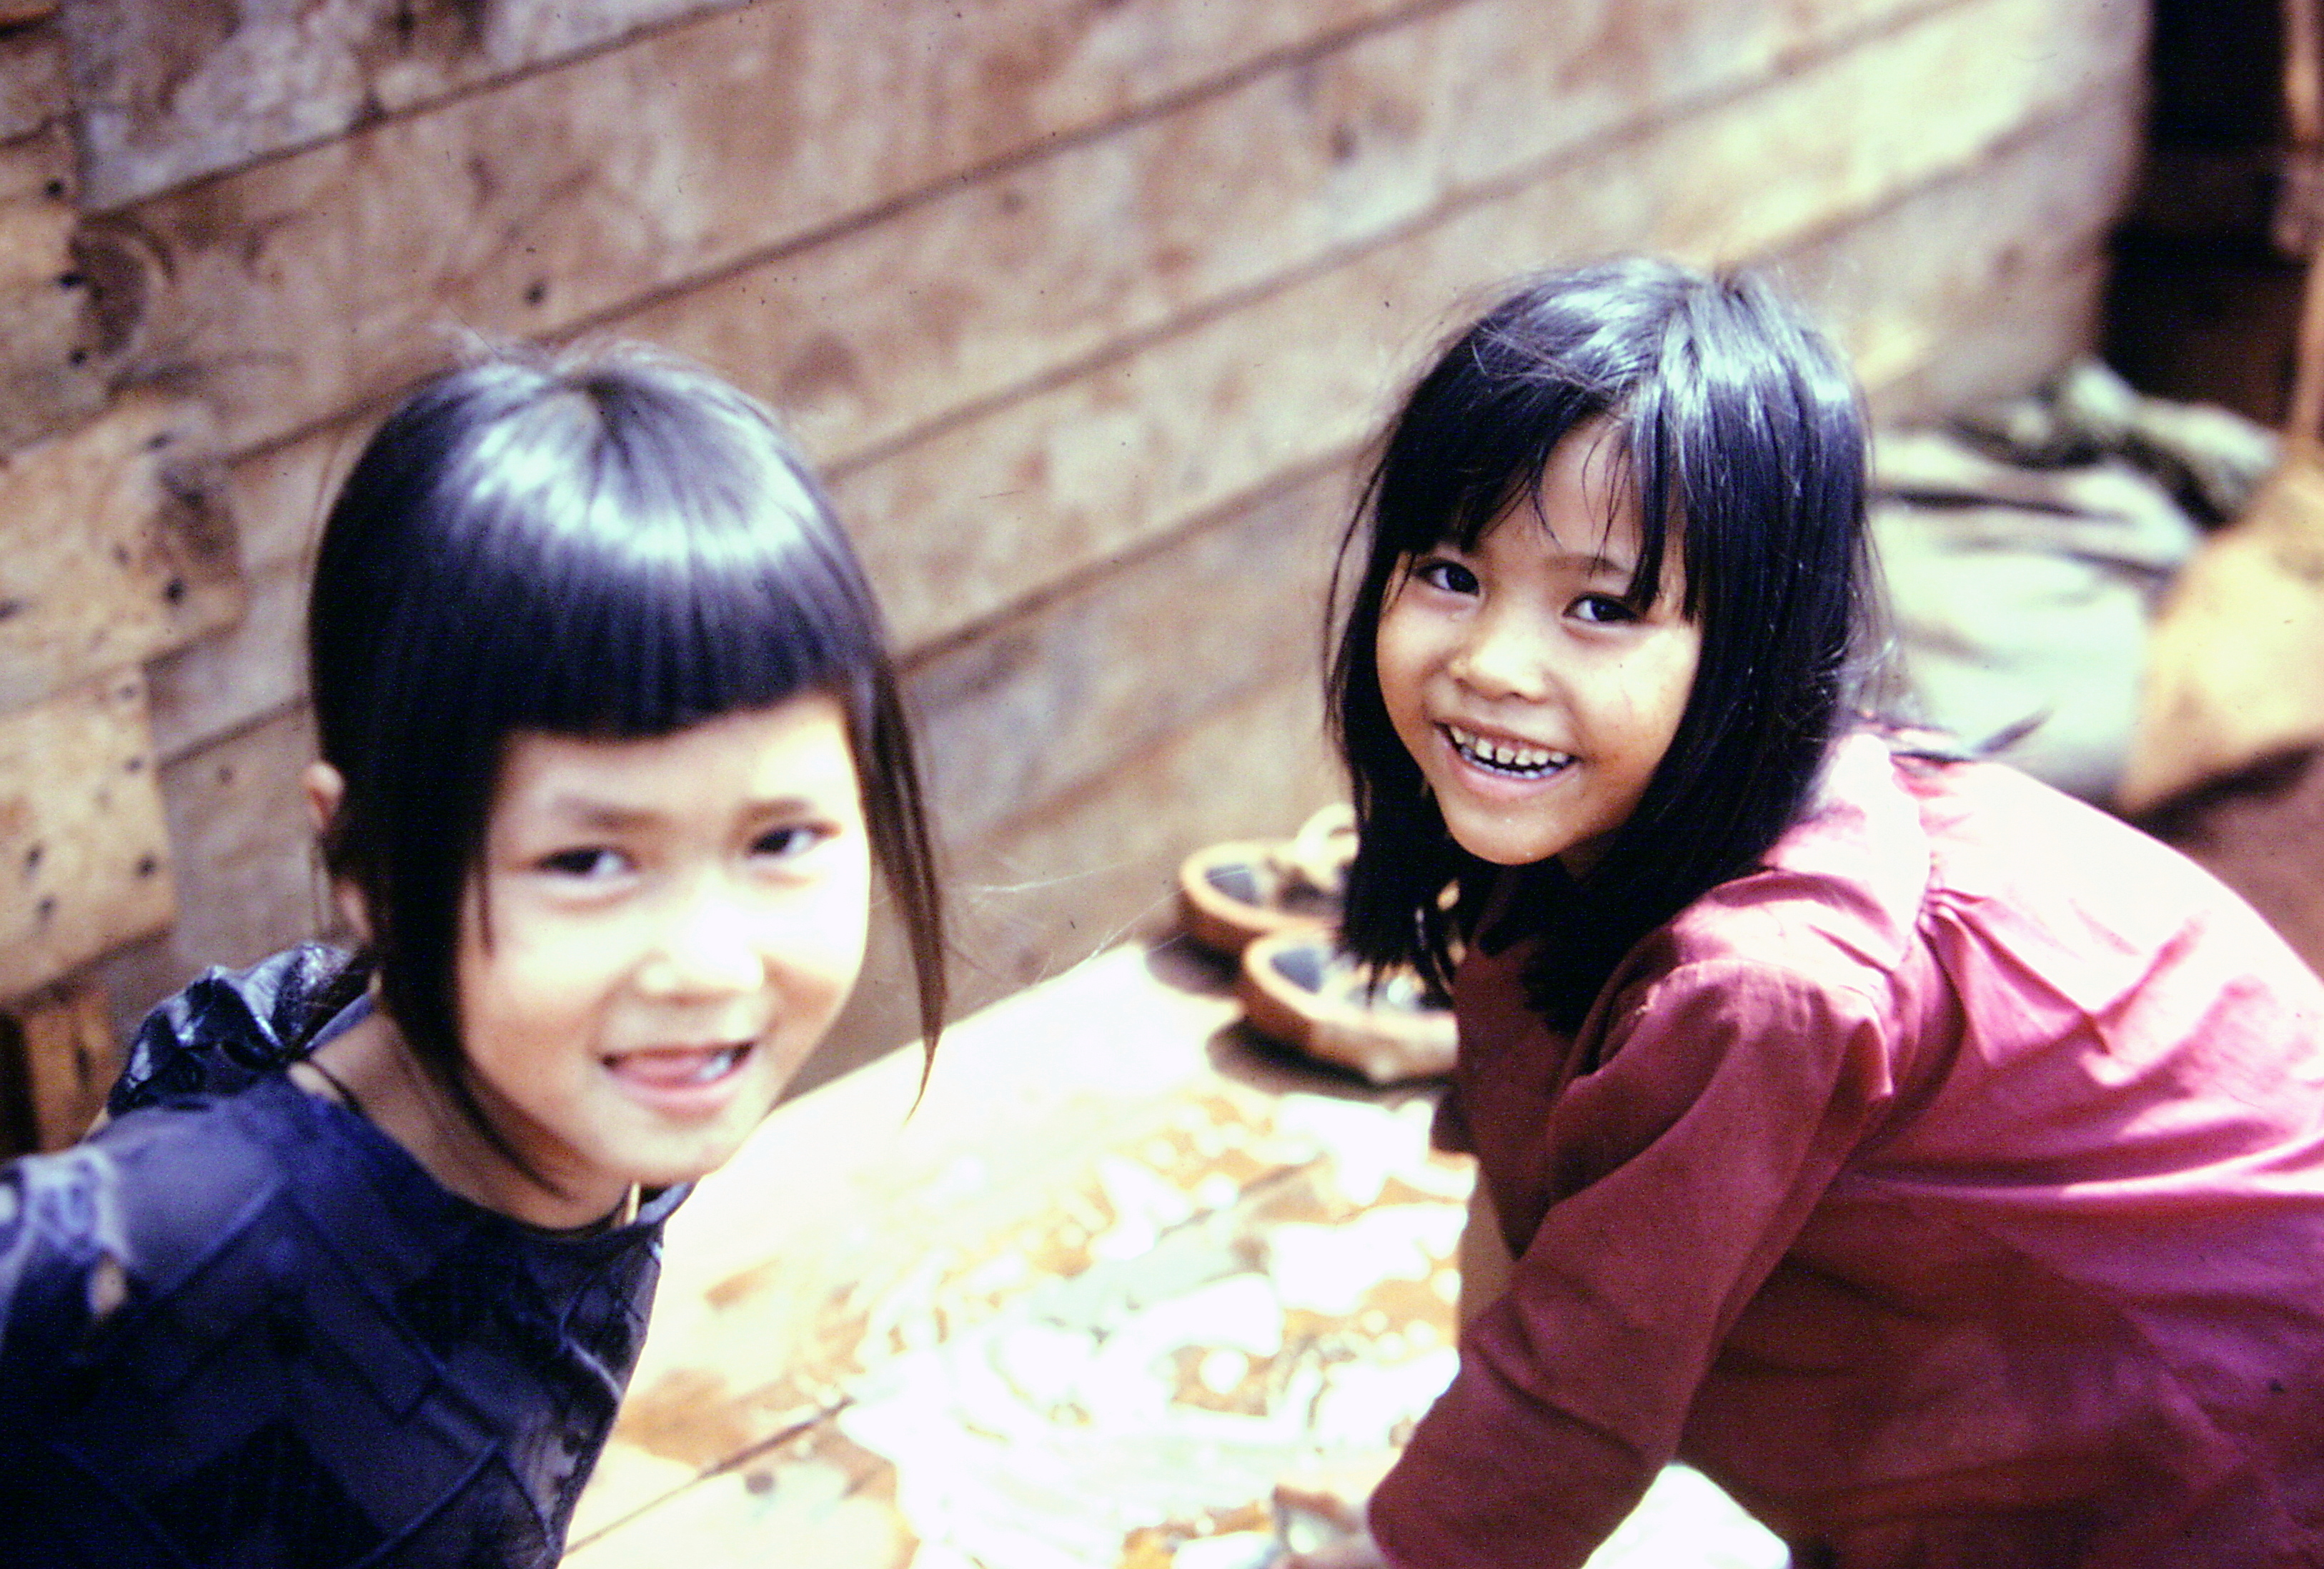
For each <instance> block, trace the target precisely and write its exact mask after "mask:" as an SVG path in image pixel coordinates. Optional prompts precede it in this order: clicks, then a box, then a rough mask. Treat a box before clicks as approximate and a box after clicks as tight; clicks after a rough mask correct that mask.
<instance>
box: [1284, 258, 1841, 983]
mask: <svg viewBox="0 0 2324 1569" xmlns="http://www.w3.org/2000/svg"><path fill="white" fill-rule="evenodd" d="M1600 417H1603V418H1605V419H1607V420H1609V421H1610V422H1611V425H1612V428H1613V430H1614V432H1615V433H1616V435H1617V436H1618V438H1619V441H1620V447H1621V450H1622V452H1623V454H1624V457H1625V458H1626V459H1627V461H1628V466H1629V470H1630V475H1631V479H1632V482H1633V486H1634V494H1636V496H1637V501H1638V503H1639V506H1640V509H1641V540H1640V543H1641V546H1642V549H1641V550H1640V553H1639V558H1638V563H1637V574H1636V576H1635V577H1634V579H1633V581H1632V583H1631V585H1630V593H1631V595H1633V597H1634V598H1636V599H1637V601H1638V602H1639V603H1640V604H1651V603H1652V602H1653V600H1654V598H1655V595H1656V594H1657V591H1658V589H1659V587H1660V585H1661V584H1662V582H1663V576H1662V569H1663V561H1664V556H1665V551H1666V550H1669V549H1673V548H1675V549H1676V551H1677V553H1678V558H1679V565H1680V567H1681V569H1682V575H1683V583H1684V587H1683V601H1682V606H1681V608H1682V610H1683V614H1685V616H1686V617H1687V619H1689V620H1690V621H1692V622H1694V623H1696V624H1697V625H1698V626H1700V627H1701V632H1702V651H1701V660H1700V662H1699V664H1698V666H1697V669H1696V672H1695V678H1694V686H1693V688H1692V692H1691V693H1690V695H1689V697H1688V700H1687V705H1686V709H1685V712H1684V715H1683V717H1682V718H1681V720H1680V722H1679V726H1678V731H1677V734H1676V735H1675V737H1674V739H1673V741H1672V743H1671V745H1670V750H1669V751H1668V752H1666V753H1665V755H1664V757H1663V760H1662V762H1661V764H1660V766H1658V767H1657V768H1656V769H1655V772H1654V775H1653V777H1652V779H1651V780H1649V782H1648V784H1647V786H1646V792H1645V794H1644V796H1643V797H1642V798H1640V800H1639V802H1638V806H1637V809H1636V811H1634V812H1633V813H1632V814H1631V817H1630V818H1629V820H1628V822H1627V823H1625V824H1624V825H1623V826H1622V827H1621V828H1620V829H1619V830H1618V832H1617V834H1616V835H1614V838H1613V840H1612V842H1611V844H1609V847H1608V849H1607V851H1606V854H1604V855H1603V856H1602V857H1601V858H1600V860H1599V861H1598V862H1597V863H1596V864H1594V865H1593V866H1592V867H1591V869H1590V870H1589V872H1587V873H1586V874H1585V875H1583V876H1582V878H1580V879H1579V880H1575V879H1572V878H1570V877H1569V876H1567V875H1566V874H1565V872H1563V870H1562V869H1561V868H1560V867H1558V866H1557V865H1556V864H1555V863H1546V864H1544V865H1542V866H1539V867H1535V868H1529V869H1526V871H1525V872H1521V873H1520V874H1519V876H1518V880H1517V881H1518V886H1517V888H1516V889H1515V890H1514V891H1513V893H1512V895H1511V897H1510V898H1509V899H1508V900H1506V901H1505V903H1506V906H1507V908H1508V916H1509V923H1508V929H1509V930H1510V931H1511V932H1512V933H1525V932H1538V933H1541V934H1542V935H1543V936H1544V937H1545V938H1546V940H1545V941H1544V942H1543V943H1542V944H1541V945H1540V951H1539V955H1538V956H1537V957H1536V958H1535V961H1534V963H1533V965H1532V968H1531V970H1530V971H1529V974H1528V984H1529V990H1530V991H1531V992H1532V994H1533V1001H1534V1003H1535V1006H1536V1007H1538V1008H1540V1009H1541V1010H1542V1011H1544V1012H1545V1014H1546V1015H1547V1017H1548V1018H1549V1019H1550V1020H1551V1021H1552V1022H1553V1023H1554V1024H1555V1025H1557V1026H1558V1027H1559V1028H1562V1029H1575V1028H1578V1027H1579V1025H1580V1023H1581V1021H1582V1018H1583V1016H1584V1015H1585V1014H1586V1013H1587V1012H1588V1011H1589V1008H1590V1005H1591V1002H1592V1001H1594V1000H1595V998H1596V996H1597V994H1598V992H1599V991H1600V989H1601V988H1602V987H1603V986H1604V984H1605V983H1606V980H1607V978H1608V976H1609V974H1611V973H1612V971H1613V969H1614V967H1615V965H1616V964H1618V963H1619V961H1620V959H1621V957H1622V955H1624V954H1625V953H1626V952H1627V951H1628V949H1629V948H1630V946H1632V945H1633V944H1635V943H1636V942H1637V940H1638V939H1639V938H1640V937H1643V936H1645V935H1646V933H1647V932H1648V931H1650V930H1652V929H1653V928H1655V927H1657V926H1659V925H1661V924H1662V923H1664V922H1665V921H1667V920H1669V919H1670V918H1672V917H1673V916H1674V915H1676V914H1677V913H1678V912H1679V911H1680V910H1681V909H1683V908H1684V907H1685V906H1686V905H1687V904H1689V903H1690V902H1692V900H1695V899H1697V898H1699V897H1701V895H1702V894H1703V893H1705V892H1706V891H1709V890H1710V889H1711V888H1712V887H1713V886H1715V885H1716V884H1718V883H1720V882H1721V881H1725V880H1727V879H1729V878H1730V877H1733V876H1736V875H1737V874H1738V873H1740V872H1744V871H1746V870H1748V868H1749V867H1751V866H1752V865H1753V864H1754V863H1756V862H1757V860H1758V859H1759V858H1760V857H1761V856H1763V855H1764V854H1766V851H1767V849H1768V847H1769V846H1770V845H1771V844H1774V842H1775V839H1776V837H1777V836H1778V835H1781V834H1782V833H1783V831H1784V828H1786V827H1787V826H1790V824H1791V823H1792V822H1793V821H1794V819H1795V818H1796V817H1798V816H1799V815H1800V813H1801V811H1802V809H1803V806H1804V805H1805V803H1806V800H1807V798H1808V795H1809V792H1810V790H1811V789H1812V786H1813V784H1814V780H1815V778H1816V775H1817V772H1818V771H1819V769H1820V767H1821V763H1822V761H1823V758H1824V754H1825V752H1826V751H1827V750H1828V748H1829V746H1830V744H1831V741H1832V738H1833V736H1834V735H1835V734H1836V732H1837V730H1838V728H1839V727H1840V725H1841V723H1842V721H1843V717H1844V715H1845V714H1846V712H1847V709H1848V706H1849V695H1850V692H1849V688H1850V684H1851V678H1852V673H1853V669H1854V660H1855V657H1856V653H1857V648H1858V629H1859V627H1860V626H1862V625H1863V624H1864V623H1865V621H1866V619H1867V617H1866V614H1865V610H1866V607H1865V605H1863V603H1862V600H1863V596H1864V595H1866V594H1867V592H1868V577H1867V570H1866V566H1865V549H1866V547H1865V544H1864V526H1863V525H1864V489H1865V464H1866V455H1865V437H1864V422H1863V417H1862V411H1861V407H1860V403H1859V400H1858V395H1857V392H1856V389H1855V387H1854V384H1853V383H1852V382H1851V381H1850V379H1849V374H1848V372H1847V370H1846V368H1845V365H1844V364H1843V362H1842V361H1841V359H1840V355H1838V353H1836V352H1835V351H1834V349H1833V348H1832V347H1831V345H1830V344H1829V343H1828V342H1826V341H1825V339H1824V338H1823V337H1821V335H1819V334H1818V333H1817V332H1816V331H1815V330H1814V329H1813V328H1811V327H1810V326H1809V325H1807V323H1806V322H1805V321H1804V320H1803V318H1802V317H1801V316H1800V315H1799V314H1798V313H1797V312H1796V311H1795V310H1794V309H1793V308H1791V307H1790V306H1789V305H1787V304H1786V303H1785V302H1784V300H1781V299H1780V298H1779V297H1778V296H1777V295H1776V294H1775V292H1774V291H1772V290H1771V289H1769V288H1768V287H1767V286H1766V285H1765V284H1764V283H1762V282H1760V281H1757V280H1754V279H1752V278H1749V277H1743V276H1721V277H1712V276H1707V275H1704V274H1702V273H1700V272H1693V271H1691V270H1689V269H1686V268H1683V267H1679V266H1676V265H1674V264H1671V263H1664V262H1658V261H1648V260H1626V261H1617V262H1611V263H1601V264H1598V265H1594V266H1588V267H1582V268H1579V269H1576V270H1573V271H1569V272H1554V273H1551V274H1547V275H1545V276H1542V277H1538V278H1535V279H1534V280H1532V281H1527V282H1526V283H1525V284H1524V285H1523V286H1522V287H1520V288H1518V289H1517V290H1516V291H1514V292H1512V293H1510V294H1508V296H1507V297H1506V298H1505V299H1503V300H1501V301H1500V302H1499V304H1496V305H1495V306H1493V307H1492V309H1489V310H1488V311H1486V312H1485V314H1484V315H1483V316H1482V317H1481V318H1479V319H1478V321H1477V322H1476V323H1475V324H1474V325H1473V326H1471V327H1470V328H1468V329H1467V330H1466V331H1464V332H1462V334H1461V335H1460V336H1459V337H1456V338H1455V339H1453V341H1452V344H1451V346H1449V347H1447V348H1446V349H1445V350H1444V351H1443V354H1442V355H1440V356H1439V357H1438V358H1437V360H1436V361H1435V363H1434V365H1432V366H1431V367H1430V368H1429V370H1428V371H1427V373H1426V374H1425V375H1423V376H1422V377H1421V379H1420V381H1419V383H1418V384H1417V385H1416V386H1415V387H1414V388H1413V390H1412V392H1411V393H1410V395H1409V396H1408V397H1407V398H1406V401H1405V403H1404V406H1403V408H1402V409H1401V410H1400V411H1398V413H1397V415H1396V417H1395V419H1394V420H1393V421H1392V422H1391V424H1390V425H1389V428H1388V432H1387V435H1386V437H1385V439H1384V442H1383V444H1382V447H1381V449H1380V453H1379V458H1378V460H1377V463H1376V464H1375V466H1374V467H1373V469H1372V472H1371V475H1370V478H1369V484H1368V485H1367V486H1366V488H1365V492H1364V495H1363V499H1362V502H1361V503H1360V507H1359V509H1358V511H1357V513H1356V516H1355V518H1354V519H1353V520H1352V521H1351V523H1350V525H1349V529H1348V532H1347V536H1346V538H1345V540H1343V543H1342V557H1341V571H1342V579H1343V581H1345V580H1346V578H1347V577H1350V576H1351V568H1354V567H1355V566H1356V564H1357V563H1358V562H1359V560H1360V573H1354V574H1352V575H1353V581H1354V587H1353V591H1352V593H1351V594H1349V595H1347V596H1346V597H1347V608H1346V610H1345V612H1344V615H1343V620H1342V624H1341V628H1340V632H1339V636H1338V640H1337V647H1336V652H1335V654H1334V657H1333V662H1332V667H1331V671H1330V677H1329V686H1330V691H1329V700H1330V706H1331V715H1332V722H1333V734H1334V736H1335V738H1336V740H1337V741H1338V743H1339V745H1340V748H1341V752H1342V755H1343V757H1344V758H1345V760H1346V762H1347V766H1348V770H1349V772H1350V774H1351V780H1352V786H1353V790H1354V796H1355V805H1356V812H1357V821H1358V826H1359V830H1360V840H1359V843H1360V849H1359V852H1358V854H1357V856H1356V861H1355V864H1354V866H1353V868H1352V869H1351V873H1350V877H1349V883H1348V894H1347V915H1346V922H1345V931H1344V936H1345V941H1346V943H1347V945H1348V946H1349V947H1350V948H1351V950H1352V951H1353V952H1354V953H1356V954H1357V955H1360V956H1361V957H1363V958H1365V959H1368V960H1371V961H1373V962H1376V963H1397V962H1401V963H1410V964H1416V965H1417V966H1418V968H1419V969H1420V970H1421V972H1422V973H1423V974H1425V975H1426V976H1427V977H1428V978H1429V979H1430V980H1431V981H1432V982H1433V983H1436V984H1437V985H1439V986H1442V985H1443V984H1445V983H1447V982H1448V981H1449V975H1450V967H1451V948H1452V942H1453V939H1454V937H1455V936H1456V935H1459V934H1462V932H1463V929H1464V928H1469V927H1471V926H1473V924H1474V922H1475V920H1476V918H1477V915H1478V911H1479V909H1480V903H1481V901H1482V900H1483V898H1484V896H1485V892H1486V888H1487V883H1488V881H1489V877H1490V875H1491V873H1492V872H1494V871H1495V870H1496V869H1494V868H1491V867H1489V866H1487V865H1486V864H1485V863H1483V862H1481V861H1479V860H1477V859H1475V858H1474V857H1471V856H1470V855H1468V854H1466V853H1464V852H1463V851H1462V850H1461V849H1460V848H1459V846H1457V845H1456V844H1453V843H1452V839H1451V837H1450V836H1449V835H1448V834H1447V833H1446V831H1445V827H1444V822H1443V817H1442V816H1441V815H1440V813H1439V812H1438V810H1437V808H1436V804H1435V802H1434V799H1433V798H1431V797H1430V796H1429V794H1428V792H1427V790H1426V789H1425V785H1424V783H1423V781H1422V778H1421V773H1420V770H1419V768H1418V766H1417V765H1416V763H1415V762H1414V761H1413V759H1412V758H1411V756H1410V755H1409V754H1408V753H1407V752H1406V750H1405V748H1404V746H1403V744H1402V743H1400V742H1398V741H1397V736H1396V732H1395V730H1394V729H1393V728H1392V727H1391V726H1390V725H1389V722H1388V712H1387V709H1386V708H1385V707H1384V706H1382V703H1381V699H1380V690H1379V675H1378V671H1377V668H1376V664H1375V657H1376V655H1375V645H1376V643H1377V641H1378V634H1379V623H1380V615H1381V611H1382V608H1383V606H1384V605H1385V604H1386V603H1387V601H1388V597H1389V595H1391V594H1392V593H1393V591H1394V590H1395V588H1396V586H1397V583H1398V582H1399V581H1400V579H1401V577H1402V576H1403V574H1404V573H1405V572H1406V570H1407V568H1408V565H1409V563H1410V561H1411V559H1412V558H1413V557H1414V555H1415V554H1416V553H1417V552H1422V551H1425V550H1430V549H1435V548H1437V547H1439V546H1441V545H1443V544H1444V543H1446V542H1448V541H1449V542H1451V543H1452V544H1454V545H1456V546H1458V547H1459V548H1461V549H1464V550H1465V549H1473V548H1474V547H1475V545H1476V543H1477V541H1478V540H1479V539H1480V537H1481V536H1482V535H1483V534H1484V533H1485V532H1486V531H1488V530H1489V529H1490V528H1492V527H1494V526H1496V525H1497V524H1498V523H1499V522H1500V521H1501V520H1502V519H1503V518H1505V517H1507V516H1508V515H1509V514H1510V512H1512V510H1513V509H1515V508H1517V507H1518V506H1519V505H1520V504H1521V503H1533V504H1535V505H1537V504H1538V502H1539V492H1540V486H1541V483H1542V475H1543V471H1544V469H1545V466H1547V464H1548V461H1549V457H1550V454H1551V452H1552V451H1553V450H1554V448H1556V446H1557V444H1558V443H1559V442H1560V441H1561V440H1563V439H1564V438H1565V437H1566V435H1567V434H1568V433H1569V432H1570V431H1572V429H1574V428H1575V427H1576V426H1578V425H1581V424H1582V423H1583V422H1585V421H1588V420H1593V419H1597V418H1600ZM1448 890H1452V891H1454V895H1455V896H1454V897H1453V898H1452V899H1450V900H1448V899H1447V898H1446V895H1447V891H1448ZM1489 937H1491V938H1492V940H1496V941H1498V940H1499V938H1500V937H1501V928H1500V927H1499V923H1498V922H1497V926H1496V929H1495V931H1494V932H1493V933H1492V934H1489Z"/></svg>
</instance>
